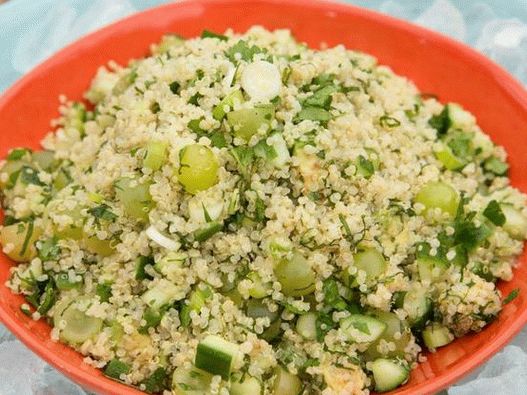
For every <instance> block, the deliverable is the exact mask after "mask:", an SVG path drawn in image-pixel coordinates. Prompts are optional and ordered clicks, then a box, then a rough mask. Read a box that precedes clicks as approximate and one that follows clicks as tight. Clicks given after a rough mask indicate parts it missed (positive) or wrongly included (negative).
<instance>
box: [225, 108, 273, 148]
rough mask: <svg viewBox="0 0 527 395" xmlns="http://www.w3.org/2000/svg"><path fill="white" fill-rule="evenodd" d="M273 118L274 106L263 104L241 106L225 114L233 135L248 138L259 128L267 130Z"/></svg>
mask: <svg viewBox="0 0 527 395" xmlns="http://www.w3.org/2000/svg"><path fill="white" fill-rule="evenodd" d="M273 118H274V106H272V105H265V106H263V105H262V106H258V107H254V108H242V109H240V110H235V111H231V112H229V113H228V114H227V122H228V123H229V125H230V126H231V127H232V129H233V130H234V135H235V136H236V137H239V138H241V139H244V140H247V141H248V140H249V139H250V138H251V137H252V136H253V134H255V133H256V132H258V131H259V130H260V128H262V130H264V131H267V130H269V128H270V126H271V121H272V119H273Z"/></svg>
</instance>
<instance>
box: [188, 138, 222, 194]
mask: <svg viewBox="0 0 527 395" xmlns="http://www.w3.org/2000/svg"><path fill="white" fill-rule="evenodd" d="M179 162H180V168H179V176H178V177H179V182H180V183H181V185H183V187H184V188H185V190H186V191H187V192H188V193H192V194H194V193H197V192H199V191H203V190H205V189H208V188H210V187H211V186H213V185H214V184H216V183H217V182H218V167H219V165H218V160H217V159H216V156H215V155H214V153H213V152H212V151H211V150H210V148H208V147H205V146H203V145H200V144H192V145H187V146H186V147H185V148H183V149H182V150H181V152H180V153H179Z"/></svg>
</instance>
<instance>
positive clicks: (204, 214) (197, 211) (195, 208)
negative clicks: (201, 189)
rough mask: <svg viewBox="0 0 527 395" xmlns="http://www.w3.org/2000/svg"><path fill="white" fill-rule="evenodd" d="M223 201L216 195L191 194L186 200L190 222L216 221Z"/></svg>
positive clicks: (220, 212) (222, 206) (221, 209)
mask: <svg viewBox="0 0 527 395" xmlns="http://www.w3.org/2000/svg"><path fill="white" fill-rule="evenodd" d="M224 205H225V203H224V201H223V199H221V197H218V196H205V197H204V196H202V194H199V195H197V196H193V197H192V198H190V199H189V201H188V214H189V219H190V220H191V221H192V222H196V223H198V224H204V223H207V222H211V221H216V220H217V219H219V218H220V216H221V214H222V213H223V208H224Z"/></svg>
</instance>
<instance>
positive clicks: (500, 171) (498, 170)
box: [483, 156, 509, 176]
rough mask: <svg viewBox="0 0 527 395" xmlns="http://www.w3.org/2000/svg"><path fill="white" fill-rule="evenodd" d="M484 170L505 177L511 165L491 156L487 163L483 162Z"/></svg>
mask: <svg viewBox="0 0 527 395" xmlns="http://www.w3.org/2000/svg"><path fill="white" fill-rule="evenodd" d="M483 168H484V169H485V170H486V171H488V172H490V173H492V174H494V175H497V176H505V175H506V174H507V172H508V171H509V165H508V164H507V162H504V161H502V160H501V159H498V158H496V157H494V156H491V157H490V158H488V159H487V160H486V161H485V162H483Z"/></svg>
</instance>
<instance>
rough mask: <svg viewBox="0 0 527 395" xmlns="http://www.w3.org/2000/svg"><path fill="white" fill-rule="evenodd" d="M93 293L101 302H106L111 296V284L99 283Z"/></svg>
mask: <svg viewBox="0 0 527 395" xmlns="http://www.w3.org/2000/svg"><path fill="white" fill-rule="evenodd" d="M95 294H96V295H97V296H98V297H99V298H100V299H101V302H108V301H109V300H110V296H112V284H109V283H99V284H97V287H96V288H95Z"/></svg>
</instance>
